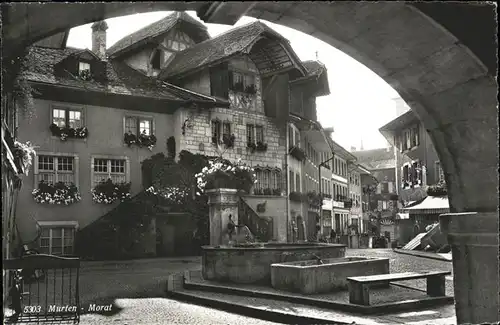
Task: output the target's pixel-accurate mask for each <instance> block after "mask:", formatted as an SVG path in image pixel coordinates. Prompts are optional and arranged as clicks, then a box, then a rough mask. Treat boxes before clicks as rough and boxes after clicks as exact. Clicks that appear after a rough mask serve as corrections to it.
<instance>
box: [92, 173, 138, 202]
mask: <svg viewBox="0 0 500 325" xmlns="http://www.w3.org/2000/svg"><path fill="white" fill-rule="evenodd" d="M130 186H131V184H130V183H118V184H115V183H113V181H112V180H111V179H108V180H107V181H103V182H100V183H99V184H97V185H96V187H94V188H93V189H92V200H94V202H96V203H103V204H111V203H113V202H115V201H116V200H120V201H121V202H124V201H126V200H127V199H129V198H130Z"/></svg>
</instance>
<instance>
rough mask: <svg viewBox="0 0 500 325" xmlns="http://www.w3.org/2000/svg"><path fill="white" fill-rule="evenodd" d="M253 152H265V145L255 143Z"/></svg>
mask: <svg viewBox="0 0 500 325" xmlns="http://www.w3.org/2000/svg"><path fill="white" fill-rule="evenodd" d="M255 150H256V151H260V152H263V151H267V143H263V142H260V141H259V142H257V145H256V146H255Z"/></svg>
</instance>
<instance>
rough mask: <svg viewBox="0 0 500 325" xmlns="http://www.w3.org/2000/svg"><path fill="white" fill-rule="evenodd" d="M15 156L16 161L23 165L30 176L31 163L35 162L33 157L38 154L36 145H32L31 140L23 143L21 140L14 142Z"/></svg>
mask: <svg viewBox="0 0 500 325" xmlns="http://www.w3.org/2000/svg"><path fill="white" fill-rule="evenodd" d="M13 154H14V158H15V159H16V163H18V164H19V165H20V167H22V170H23V171H24V174H25V175H26V176H28V173H29V170H30V167H31V164H32V162H33V158H32V157H31V156H32V155H33V156H36V151H35V147H34V146H32V145H31V142H29V141H28V142H26V143H21V142H19V141H15V142H14V152H13Z"/></svg>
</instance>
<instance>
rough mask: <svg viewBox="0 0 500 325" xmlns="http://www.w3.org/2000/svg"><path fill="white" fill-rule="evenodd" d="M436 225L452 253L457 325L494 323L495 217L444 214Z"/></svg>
mask: <svg viewBox="0 0 500 325" xmlns="http://www.w3.org/2000/svg"><path fill="white" fill-rule="evenodd" d="M439 221H440V226H441V231H442V232H443V233H444V234H445V235H446V236H447V238H448V243H449V244H450V246H451V249H452V256H453V272H454V274H453V286H454V292H455V310H456V317H457V323H458V324H464V323H472V324H479V323H495V322H498V321H499V320H500V318H499V296H498V292H499V275H498V271H499V269H498V213H497V212H488V213H477V212H464V213H446V214H442V215H441V216H440V220H439Z"/></svg>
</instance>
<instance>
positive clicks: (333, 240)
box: [330, 228, 337, 244]
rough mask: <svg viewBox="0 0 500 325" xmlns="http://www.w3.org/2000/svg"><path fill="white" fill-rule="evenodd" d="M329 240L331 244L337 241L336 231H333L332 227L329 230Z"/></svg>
mask: <svg viewBox="0 0 500 325" xmlns="http://www.w3.org/2000/svg"><path fill="white" fill-rule="evenodd" d="M330 242H331V243H332V244H333V243H336V242H337V233H336V232H335V230H334V229H333V228H332V230H331V231H330Z"/></svg>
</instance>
